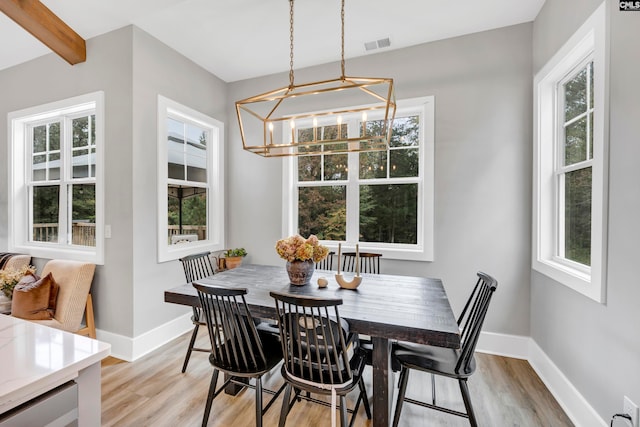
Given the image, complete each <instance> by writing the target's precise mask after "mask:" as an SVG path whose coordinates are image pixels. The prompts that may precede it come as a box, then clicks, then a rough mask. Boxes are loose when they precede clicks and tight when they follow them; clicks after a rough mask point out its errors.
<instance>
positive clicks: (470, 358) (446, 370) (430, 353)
mask: <svg viewBox="0 0 640 427" xmlns="http://www.w3.org/2000/svg"><path fill="white" fill-rule="evenodd" d="M497 286H498V282H497V281H496V280H495V279H494V278H493V277H491V276H489V275H488V274H485V273H482V272H479V273H478V281H477V282H476V285H475V286H474V288H473V292H471V296H470V297H469V300H468V301H467V303H466V304H465V306H464V309H463V310H462V313H461V314H460V317H459V318H458V326H459V327H460V339H461V346H460V349H449V348H442V347H434V346H429V345H421V344H411V343H405V342H400V343H396V344H394V348H393V353H392V359H393V361H394V362H396V363H399V364H400V365H401V367H402V369H401V371H400V385H399V388H400V390H399V392H398V402H397V403H396V412H395V415H394V417H393V426H394V427H396V426H397V425H398V422H399V421H400V414H401V412H402V403H403V402H409V403H413V404H415V405H420V406H423V407H425V408H430V409H435V410H438V411H441V412H445V413H448V414H451V415H457V416H460V417H464V418H468V419H469V423H470V424H471V425H472V426H474V427H475V426H477V425H478V422H477V421H476V417H475V414H474V412H473V406H472V404H471V396H470V394H469V388H468V386H467V380H468V378H469V377H470V376H471V375H472V374H473V373H474V371H475V369H476V362H475V358H474V353H475V349H476V344H477V343H478V338H479V337H480V331H481V330H482V324H483V322H484V318H485V316H486V314H487V310H488V308H489V303H490V302H491V297H492V296H493V293H494V292H495V290H496V288H497ZM411 369H415V370H418V371H422V372H428V373H430V374H432V376H431V393H432V396H431V399H432V403H426V402H421V401H418V400H415V399H410V398H408V397H406V396H405V394H406V391H407V382H408V380H409V372H410V370H411ZM435 375H440V376H444V377H448V378H453V379H456V380H458V385H459V386H460V392H461V393H462V400H463V401H464V406H465V410H466V412H460V411H454V410H452V409H449V408H445V407H442V406H438V405H437V404H436V390H435Z"/></svg>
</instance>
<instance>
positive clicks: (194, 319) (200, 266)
mask: <svg viewBox="0 0 640 427" xmlns="http://www.w3.org/2000/svg"><path fill="white" fill-rule="evenodd" d="M180 262H181V263H182V267H183V269H184V276H185V278H186V279H187V283H193V282H194V281H195V280H200V279H204V278H205V277H207V276H211V275H213V274H214V273H215V267H214V265H213V263H212V262H211V252H202V253H198V254H194V255H189V256H186V257H184V258H180ZM192 309H193V315H192V316H191V323H193V332H192V333H191V340H190V341H189V347H188V348H187V354H186V355H185V357H184V363H183V364H182V373H184V372H185V371H186V370H187V365H189V359H190V358H191V352H193V351H201V352H205V353H209V352H211V349H210V348H200V347H195V343H196V338H197V337H198V330H199V329H200V326H204V327H206V326H207V324H206V322H204V320H202V312H201V310H200V308H198V307H192Z"/></svg>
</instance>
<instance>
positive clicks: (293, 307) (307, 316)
mask: <svg viewBox="0 0 640 427" xmlns="http://www.w3.org/2000/svg"><path fill="white" fill-rule="evenodd" d="M271 296H273V298H274V299H275V301H276V309H277V311H278V318H279V320H280V322H279V325H280V341H281V343H282V352H283V355H284V360H285V369H286V371H287V373H288V374H289V375H291V376H292V377H296V378H303V379H304V380H306V381H312V382H315V383H318V384H321V385H327V386H328V385H339V384H344V383H347V382H349V381H351V380H352V378H353V375H352V372H351V367H350V364H349V360H350V354H349V353H350V349H349V348H348V345H347V337H346V334H347V333H348V324H347V323H346V322H344V321H342V320H341V319H340V315H339V313H338V309H337V307H338V305H340V304H342V300H341V299H317V298H313V299H311V298H308V297H306V298H298V297H295V296H292V295H288V294H282V293H278V292H271Z"/></svg>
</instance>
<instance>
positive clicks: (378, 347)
mask: <svg viewBox="0 0 640 427" xmlns="http://www.w3.org/2000/svg"><path fill="white" fill-rule="evenodd" d="M334 275H335V272H334V271H326V270H316V271H315V272H314V275H313V278H312V279H311V283H310V284H308V285H304V286H295V285H291V284H290V283H289V277H288V275H287V272H286V270H285V268H284V266H269V265H255V264H248V265H242V266H240V267H237V268H234V269H232V270H227V271H223V272H221V273H217V274H215V275H213V276H210V277H208V278H206V279H202V280H199V281H198V282H200V283H203V284H206V285H212V286H223V287H234V288H247V290H248V293H247V295H246V300H247V303H248V304H249V308H250V310H251V314H252V315H253V316H254V317H260V318H265V319H273V318H275V317H276V309H275V302H274V300H273V298H272V297H271V296H270V295H269V292H270V291H280V292H288V293H291V294H296V295H309V296H316V297H331V298H333V297H336V298H341V299H342V301H343V304H342V305H341V306H340V307H339V310H340V316H341V317H342V318H343V319H345V320H347V321H348V322H349V327H350V329H351V330H352V331H355V332H358V333H360V334H366V335H369V336H371V340H372V343H373V356H372V361H373V363H372V368H373V369H372V373H373V400H372V405H373V422H372V425H373V426H374V427H382V426H385V427H386V426H388V425H389V424H390V419H391V416H392V413H391V411H392V405H393V387H394V381H393V377H392V375H391V343H392V342H393V341H394V340H399V341H411V342H416V343H420V344H430V345H435V346H440V347H448V348H459V347H460V334H459V331H458V325H457V323H456V318H455V316H454V314H453V311H452V310H451V306H450V304H449V299H448V298H447V294H446V292H445V290H444V287H443V284H442V281H441V280H440V279H431V278H424V277H412V276H400V275H390V274H362V283H361V284H360V286H359V287H358V288H357V289H355V290H350V289H342V288H340V287H339V285H338V284H337V282H336V280H335V278H334ZM320 277H324V278H326V279H327V281H328V282H329V284H328V286H327V287H325V288H320V287H319V286H318V285H317V279H318V278H320ZM344 277H345V279H346V280H351V278H352V277H353V274H352V273H344ZM164 300H165V302H169V303H174V304H182V305H188V306H199V305H200V303H199V301H198V296H197V293H196V290H195V288H194V287H193V286H192V285H191V284H190V283H188V284H183V285H181V286H177V287H174V288H171V289H168V290H166V291H165V293H164Z"/></svg>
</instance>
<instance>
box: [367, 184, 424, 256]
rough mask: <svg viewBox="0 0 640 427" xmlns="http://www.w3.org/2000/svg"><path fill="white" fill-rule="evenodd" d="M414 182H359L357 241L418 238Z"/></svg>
mask: <svg viewBox="0 0 640 427" xmlns="http://www.w3.org/2000/svg"><path fill="white" fill-rule="evenodd" d="M417 236H418V184H399V185H361V186H360V241H363V242H381V243H408V244H416V243H417V242H418V240H417V239H418V237H417Z"/></svg>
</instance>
